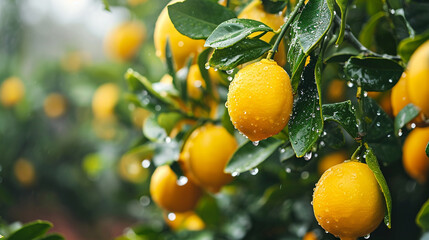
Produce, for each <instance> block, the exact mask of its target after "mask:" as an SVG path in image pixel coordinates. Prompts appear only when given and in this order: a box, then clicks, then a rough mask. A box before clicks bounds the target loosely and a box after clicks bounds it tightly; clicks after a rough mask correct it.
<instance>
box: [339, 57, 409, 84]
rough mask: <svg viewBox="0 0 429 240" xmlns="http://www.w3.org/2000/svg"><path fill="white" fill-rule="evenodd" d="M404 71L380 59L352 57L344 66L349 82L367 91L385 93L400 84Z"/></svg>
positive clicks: (387, 60) (390, 62)
mask: <svg viewBox="0 0 429 240" xmlns="http://www.w3.org/2000/svg"><path fill="white" fill-rule="evenodd" d="M403 71H404V69H403V68H402V67H401V66H400V65H399V64H398V63H396V62H394V61H392V60H389V59H385V58H379V57H362V56H358V57H351V58H350V59H349V60H348V61H347V62H346V65H345V66H344V73H345V74H346V77H347V79H348V80H350V81H351V82H353V83H354V84H356V85H357V86H362V88H363V89H364V90H365V91H378V92H383V91H386V90H389V89H391V88H392V87H393V86H395V84H396V83H397V82H398V80H399V78H400V77H401V75H402V72H403Z"/></svg>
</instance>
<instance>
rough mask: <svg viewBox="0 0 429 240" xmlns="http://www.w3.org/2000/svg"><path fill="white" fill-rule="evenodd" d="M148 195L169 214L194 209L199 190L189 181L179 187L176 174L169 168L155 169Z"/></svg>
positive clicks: (199, 194)
mask: <svg viewBox="0 0 429 240" xmlns="http://www.w3.org/2000/svg"><path fill="white" fill-rule="evenodd" d="M150 195H151V196H152V199H153V201H154V202H155V203H156V204H157V205H158V206H159V207H161V208H163V209H164V210H167V211H169V212H187V211H190V210H192V209H194V208H195V206H196V205H197V203H198V200H199V199H200V196H201V189H200V188H199V187H198V186H197V185H195V184H194V183H193V182H192V180H191V179H188V181H187V183H186V184H184V185H182V186H180V185H179V184H178V183H177V177H176V174H175V173H174V172H173V170H171V169H170V167H169V166H166V165H164V166H160V167H157V168H156V169H155V171H154V172H153V174H152V178H151V180H150Z"/></svg>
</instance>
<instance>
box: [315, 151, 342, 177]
mask: <svg viewBox="0 0 429 240" xmlns="http://www.w3.org/2000/svg"><path fill="white" fill-rule="evenodd" d="M347 157H348V156H347V154H346V152H342V151H340V152H334V153H331V154H328V155H326V156H324V157H323V158H322V159H320V162H319V165H318V168H317V170H318V172H319V174H320V175H322V174H323V173H324V172H325V171H326V170H328V169H329V168H331V167H333V166H335V165H337V164H340V163H342V162H344V160H345V159H347Z"/></svg>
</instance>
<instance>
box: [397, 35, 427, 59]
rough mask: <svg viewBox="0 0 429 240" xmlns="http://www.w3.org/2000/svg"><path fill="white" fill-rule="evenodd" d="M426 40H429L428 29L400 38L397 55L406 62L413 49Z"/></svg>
mask: <svg viewBox="0 0 429 240" xmlns="http://www.w3.org/2000/svg"><path fill="white" fill-rule="evenodd" d="M427 40H429V31H427V32H425V33H423V34H421V35H416V36H414V37H410V38H406V39H404V40H402V41H401V42H400V43H399V45H398V55H399V56H401V58H402V60H404V62H405V63H407V62H408V61H409V60H410V58H411V55H412V54H413V53H414V51H416V49H417V48H418V47H419V46H420V45H422V44H423V43H424V42H426V41H427Z"/></svg>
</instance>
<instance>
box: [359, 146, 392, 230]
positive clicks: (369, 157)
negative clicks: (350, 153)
mask: <svg viewBox="0 0 429 240" xmlns="http://www.w3.org/2000/svg"><path fill="white" fill-rule="evenodd" d="M365 161H366V163H367V164H368V167H369V168H370V169H371V170H372V172H373V173H374V176H375V178H376V179H377V182H378V184H379V185H380V188H381V191H382V192H383V195H384V199H385V201H386V213H385V215H384V223H385V224H386V226H387V227H388V228H391V227H392V225H391V222H392V197H391V196H390V191H389V187H388V186H387V182H386V179H385V178H384V176H383V173H382V172H381V170H380V166H379V165H378V161H377V158H376V156H375V155H374V153H373V152H372V149H371V148H370V147H369V146H366V151H365Z"/></svg>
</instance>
